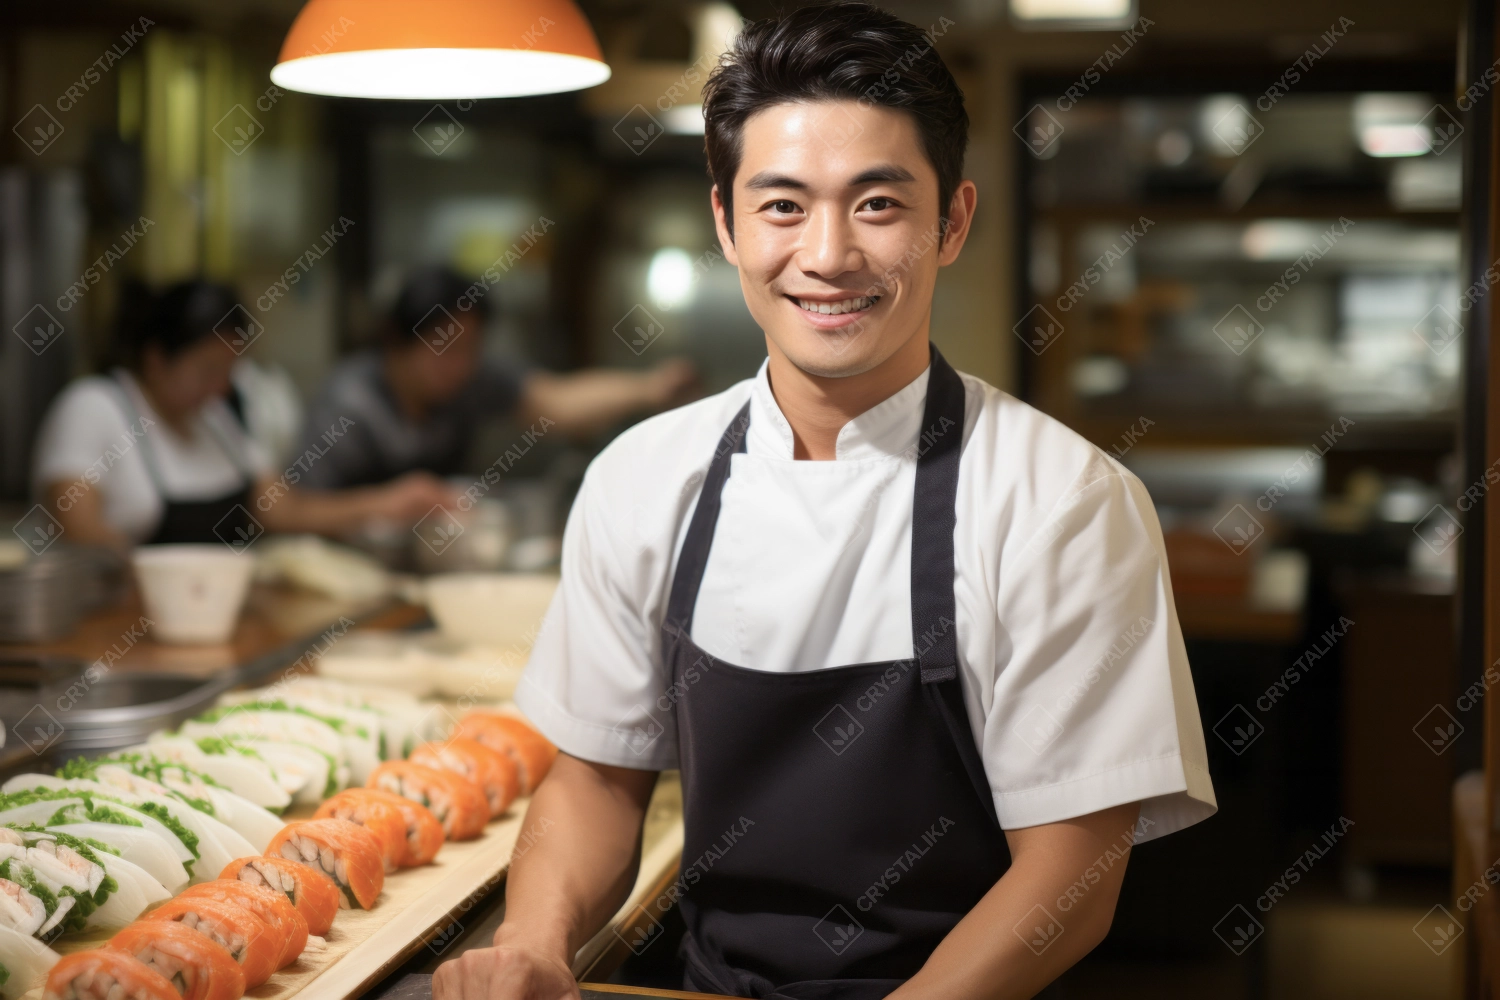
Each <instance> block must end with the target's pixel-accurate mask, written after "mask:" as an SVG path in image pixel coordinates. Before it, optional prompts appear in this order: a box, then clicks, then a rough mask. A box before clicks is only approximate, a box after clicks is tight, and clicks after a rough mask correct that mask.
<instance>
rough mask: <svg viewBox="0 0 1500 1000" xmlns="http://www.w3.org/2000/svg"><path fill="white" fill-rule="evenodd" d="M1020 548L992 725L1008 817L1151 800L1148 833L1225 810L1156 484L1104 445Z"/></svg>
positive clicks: (1028, 821) (1041, 818) (988, 722)
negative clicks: (1211, 765) (1155, 502)
mask: <svg viewBox="0 0 1500 1000" xmlns="http://www.w3.org/2000/svg"><path fill="white" fill-rule="evenodd" d="M1030 521H1031V523H1029V524H1027V525H1025V526H1024V529H1023V530H1021V531H1019V532H1018V534H1017V536H1013V537H1015V544H1014V545H1013V546H1009V545H1008V546H1007V550H1008V551H1007V556H1006V559H1005V560H1004V561H1007V562H1009V563H1010V565H1009V566H1008V567H1006V572H1004V573H1003V574H1002V580H1001V584H1000V587H999V591H998V611H999V621H1000V625H1001V637H1002V638H1001V642H1000V644H999V650H998V661H999V662H998V663H997V671H996V678H995V690H994V696H993V700H992V701H990V703H989V705H990V707H989V709H988V711H987V714H986V719H985V726H984V738H983V744H984V758H985V769H986V772H987V774H988V775H989V779H990V783H991V785H992V787H993V790H994V792H995V800H996V807H997V810H998V813H999V817H1000V821H1001V825H1002V826H1004V827H1005V828H1007V829H1016V828H1022V827H1028V826H1037V825H1040V824H1043V823H1053V822H1058V821H1061V820H1064V819H1070V818H1073V817H1077V816H1083V815H1086V814H1088V813H1092V812H1098V811H1099V810H1102V809H1107V808H1110V807H1112V806H1116V805H1122V804H1124V803H1128V802H1136V801H1139V802H1141V803H1142V806H1141V815H1142V820H1141V822H1140V823H1139V824H1138V825H1137V834H1136V840H1137V842H1141V841H1145V840H1150V839H1153V838H1155V837H1159V836H1162V835H1164V834H1167V833H1171V832H1173V831H1175V830H1179V829H1181V828H1183V827H1185V826H1189V825H1191V824H1193V823H1196V822H1198V821H1200V820H1202V819H1205V818H1207V817H1208V816H1210V815H1212V814H1213V813H1214V812H1215V810H1216V809H1217V805H1216V803H1215V800H1214V793H1213V787H1212V784H1211V783H1210V781H1209V776H1208V761H1207V751H1206V748H1205V746H1204V741H1203V727H1202V723H1201V721H1200V720H1199V717H1198V706H1197V700H1196V697H1195V695H1194V691H1193V680H1192V675H1191V673H1190V672H1189V669H1188V661H1187V652H1186V648H1185V646H1184V645H1183V641H1182V631H1181V628H1180V627H1179V625H1178V621H1177V614H1176V610H1175V608H1174V607H1173V602H1172V590H1171V581H1170V579H1169V576H1168V571H1167V561H1166V555H1165V548H1164V546H1163V544H1162V538H1161V527H1160V525H1159V523H1158V521H1157V519H1156V512H1155V510H1154V508H1153V507H1152V505H1151V500H1150V497H1149V496H1148V495H1147V493H1146V491H1145V488H1144V487H1143V486H1142V485H1141V483H1140V481H1139V480H1137V479H1136V478H1135V477H1134V476H1133V475H1132V474H1131V473H1129V472H1128V471H1126V470H1125V469H1124V468H1123V467H1121V466H1120V465H1118V464H1117V463H1115V462H1113V461H1111V460H1110V459H1108V458H1106V457H1105V456H1104V455H1103V454H1100V453H1096V455H1095V457H1094V458H1093V459H1092V460H1091V461H1090V462H1089V463H1088V464H1087V466H1086V467H1085V469H1084V470H1083V472H1082V473H1081V474H1080V475H1079V476H1078V477H1077V479H1075V480H1074V481H1073V483H1072V485H1071V486H1070V487H1069V488H1068V489H1067V490H1065V491H1064V492H1063V494H1062V496H1061V499H1060V500H1058V502H1057V503H1055V504H1054V505H1052V506H1051V507H1050V509H1046V510H1043V511H1041V512H1040V513H1039V515H1038V516H1037V517H1035V518H1032V519H1030Z"/></svg>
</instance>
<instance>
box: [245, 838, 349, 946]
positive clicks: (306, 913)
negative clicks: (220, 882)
mask: <svg viewBox="0 0 1500 1000" xmlns="http://www.w3.org/2000/svg"><path fill="white" fill-rule="evenodd" d="M219 878H220V879H238V880H239V881H241V882H245V883H247V884H249V885H263V886H265V887H266V888H268V889H275V890H276V891H277V892H280V893H281V894H282V895H284V896H286V898H287V900H288V901H289V902H290V903H291V904H292V907H293V908H294V909H296V911H297V912H298V913H300V914H302V917H303V919H304V920H306V921H307V932H308V933H309V934H316V935H318V936H319V937H322V936H323V935H325V934H327V933H328V930H329V928H331V927H332V926H333V918H334V917H335V916H337V915H338V912H339V900H340V899H341V898H342V896H343V894H342V893H340V892H339V887H338V886H336V885H334V884H333V879H331V878H329V877H328V876H327V875H324V874H323V873H322V872H321V871H318V870H315V869H312V868H309V867H308V866H307V865H304V864H302V863H301V862H300V861H289V860H287V859H286V858H283V857H280V856H279V855H278V856H277V857H254V858H239V859H238V860H235V861H231V862H229V864H227V865H225V866H224V870H223V871H221V872H219Z"/></svg>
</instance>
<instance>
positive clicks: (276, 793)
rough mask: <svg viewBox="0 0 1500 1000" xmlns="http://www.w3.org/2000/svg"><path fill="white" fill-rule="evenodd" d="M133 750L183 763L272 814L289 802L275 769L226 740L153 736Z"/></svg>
mask: <svg viewBox="0 0 1500 1000" xmlns="http://www.w3.org/2000/svg"><path fill="white" fill-rule="evenodd" d="M135 750H136V752H139V753H145V754H150V755H151V756H152V757H154V758H155V759H156V760H159V761H173V762H176V763H178V764H185V765H187V766H188V767H190V768H192V769H193V770H195V771H198V772H199V773H201V774H204V775H206V776H208V777H209V778H212V779H213V780H214V781H216V782H218V783H219V784H220V785H223V786H224V787H225V788H227V789H229V790H230V791H231V792H234V793H235V794H236V795H239V796H241V797H243V798H244V799H246V800H248V801H250V802H253V803H255V804H256V805H258V806H261V807H262V808H265V809H269V810H271V811H272V812H280V811H281V810H283V809H285V808H286V807H287V806H289V805H291V803H292V796H291V792H290V791H288V790H287V789H286V788H284V787H283V786H282V784H281V781H280V779H279V776H278V775H277V773H276V770H275V768H273V767H272V766H271V765H270V764H269V763H268V762H267V761H266V759H265V758H264V757H262V756H261V755H260V754H258V753H256V752H255V751H254V750H251V749H248V748H243V747H239V746H236V745H235V744H233V743H232V742H230V741H229V740H223V739H216V738H213V737H205V738H204V739H201V740H197V741H194V740H190V739H188V738H187V737H186V736H172V735H168V734H167V733H154V734H152V736H151V738H150V740H149V741H148V742H146V743H144V744H142V745H141V746H138V747H136V748H135Z"/></svg>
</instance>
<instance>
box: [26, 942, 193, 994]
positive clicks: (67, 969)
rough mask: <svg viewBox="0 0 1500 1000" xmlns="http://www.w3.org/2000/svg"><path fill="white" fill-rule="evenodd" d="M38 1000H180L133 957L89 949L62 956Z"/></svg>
mask: <svg viewBox="0 0 1500 1000" xmlns="http://www.w3.org/2000/svg"><path fill="white" fill-rule="evenodd" d="M42 1000H180V998H179V997H178V995H177V991H176V990H175V989H173V988H172V984H171V983H170V982H168V981H167V979H166V977H165V976H163V975H162V974H161V973H160V972H157V971H156V970H155V969H153V968H151V967H150V966H149V965H146V964H145V963H144V962H142V961H141V960H140V959H138V958H136V957H135V956H134V955H129V954H126V953H125V952H123V951H116V950H114V949H113V948H90V949H89V950H88V951H75V952H74V953H73V954H71V955H65V956H63V957H62V958H61V959H59V960H58V962H57V964H56V965H54V966H52V971H51V972H49V973H48V974H47V985H46V988H45V989H44V991H43V992H42Z"/></svg>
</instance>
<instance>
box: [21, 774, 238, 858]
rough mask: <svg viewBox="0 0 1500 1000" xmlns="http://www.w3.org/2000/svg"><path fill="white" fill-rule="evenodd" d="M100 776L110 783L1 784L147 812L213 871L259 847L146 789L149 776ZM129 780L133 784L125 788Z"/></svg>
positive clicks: (33, 779)
mask: <svg viewBox="0 0 1500 1000" xmlns="http://www.w3.org/2000/svg"><path fill="white" fill-rule="evenodd" d="M106 772H107V774H106ZM100 775H101V778H104V777H107V778H108V782H107V783H106V782H105V781H102V780H101V781H94V780H90V779H85V778H56V777H51V776H49V775H44V774H28V775H23V776H22V777H19V778H12V779H11V780H10V781H7V782H6V783H5V785H4V786H0V791H3V792H10V791H12V790H13V786H14V788H22V789H24V788H27V787H29V788H30V789H31V790H32V791H33V792H44V793H45V792H74V793H80V792H81V793H88V796H89V797H90V798H93V799H105V800H106V801H108V802H109V803H110V804H111V805H113V804H114V803H121V804H124V805H126V806H129V807H130V808H132V809H134V810H136V811H138V812H147V813H149V814H150V815H151V816H153V817H155V818H157V819H159V820H160V822H161V823H163V824H166V825H167V826H169V827H170V828H171V830H172V833H173V834H175V835H176V836H178V837H180V838H181V839H182V840H183V842H184V843H185V844H187V846H188V847H189V849H190V850H192V852H193V854H194V857H195V858H197V859H201V860H202V862H203V867H204V869H205V870H206V871H210V872H212V871H217V870H218V869H220V868H223V867H224V866H225V865H227V864H228V863H229V862H230V861H232V860H234V859H235V858H237V857H243V856H244V855H246V854H253V853H255V848H254V847H253V846H251V844H250V843H249V841H247V840H245V838H244V837H242V836H240V835H239V834H238V833H236V832H235V831H233V830H231V829H230V828H229V827H227V826H225V825H224V824H223V823H220V822H219V821H218V820H216V819H214V817H212V816H210V815H208V814H207V813H204V812H200V811H198V810H197V809H194V808H193V807H192V806H190V805H188V804H187V803H186V802H183V801H182V800H181V799H179V798H178V797H176V796H174V795H172V794H170V793H169V792H168V791H167V790H166V789H164V788H162V789H160V791H151V790H149V789H148V788H146V786H147V785H149V784H154V783H153V782H149V781H148V779H145V778H139V777H137V776H135V775H132V774H130V773H129V772H128V771H124V770H123V769H118V768H116V769H101V771H100ZM125 783H129V784H130V785H132V786H133V787H131V788H126V787H123V785H124V784H125ZM158 788H160V786H158ZM4 818H5V817H4V814H3V813H0V819H4ZM32 822H44V821H41V820H33V821H32ZM196 877H197V876H196V875H195V878H196ZM198 880H199V881H202V880H203V879H202V878H199V879H198Z"/></svg>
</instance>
